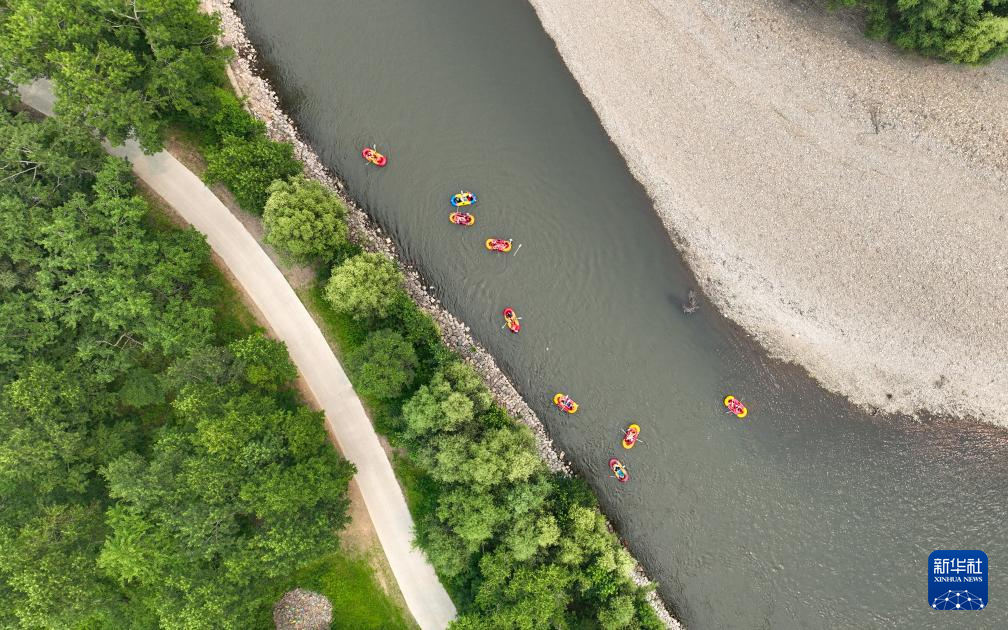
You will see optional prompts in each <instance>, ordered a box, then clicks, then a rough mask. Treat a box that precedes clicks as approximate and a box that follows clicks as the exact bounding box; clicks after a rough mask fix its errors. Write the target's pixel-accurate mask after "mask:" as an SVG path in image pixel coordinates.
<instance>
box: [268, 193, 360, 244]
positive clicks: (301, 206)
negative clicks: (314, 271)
mask: <svg viewBox="0 0 1008 630" xmlns="http://www.w3.org/2000/svg"><path fill="white" fill-rule="evenodd" d="M268 192H269V199H268V200H267V201H266V207H265V210H264V211H263V228H265V230H266V242H267V243H269V244H270V245H272V246H273V247H276V248H277V249H278V250H280V251H281V252H283V253H284V254H286V255H287V256H289V257H290V258H291V259H292V260H294V261H295V262H301V263H305V262H312V261H314V260H321V261H322V262H328V261H329V260H330V259H331V257H332V256H334V255H335V254H336V253H337V252H339V251H341V250H343V249H344V248H345V247H346V246H347V236H348V234H347V232H348V230H347V224H346V222H345V221H344V220H343V218H344V217H345V216H346V207H345V206H344V205H343V202H342V201H341V200H340V198H339V197H337V196H336V195H334V194H333V193H332V192H330V191H328V190H326V189H325V188H323V187H322V184H320V183H318V182H317V181H315V180H314V179H306V178H305V177H304V176H303V175H298V176H296V177H293V178H291V180H290V181H283V180H278V181H275V182H273V184H272V185H270V187H269V189H268Z"/></svg>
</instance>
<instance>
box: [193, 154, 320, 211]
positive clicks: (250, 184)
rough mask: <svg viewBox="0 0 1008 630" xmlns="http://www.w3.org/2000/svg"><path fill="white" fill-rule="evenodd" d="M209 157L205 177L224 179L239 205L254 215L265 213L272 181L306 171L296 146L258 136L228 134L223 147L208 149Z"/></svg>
mask: <svg viewBox="0 0 1008 630" xmlns="http://www.w3.org/2000/svg"><path fill="white" fill-rule="evenodd" d="M206 158H207V169H206V171H205V172H204V173H203V178H204V179H205V180H206V181H207V182H209V183H217V182H223V183H224V185H226V186H227V187H228V188H229V189H230V190H231V192H232V193H234V196H235V199H237V200H238V204H239V205H241V207H242V208H244V209H245V210H248V211H249V212H252V213H254V214H262V212H263V207H264V206H265V205H266V199H267V197H268V195H269V193H268V190H269V187H270V184H272V183H273V182H274V181H275V180H278V179H281V180H282V179H287V178H288V177H292V176H294V175H297V174H299V173H301V171H302V166H301V163H300V162H298V161H297V160H296V159H295V158H294V147H292V146H291V145H290V144H289V143H287V142H274V141H272V140H270V139H268V138H265V137H263V136H258V135H257V136H252V137H251V138H245V137H239V136H231V135H229V136H225V138H224V141H223V142H222V143H221V146H220V147H219V148H211V149H209V150H208V151H207V152H206Z"/></svg>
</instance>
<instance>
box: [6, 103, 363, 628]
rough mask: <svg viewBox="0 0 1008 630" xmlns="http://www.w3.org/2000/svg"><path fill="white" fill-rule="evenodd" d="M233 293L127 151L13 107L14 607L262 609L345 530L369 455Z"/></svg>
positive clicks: (139, 622)
mask: <svg viewBox="0 0 1008 630" xmlns="http://www.w3.org/2000/svg"><path fill="white" fill-rule="evenodd" d="M223 295H224V293H223V286H222V285H221V280H220V276H219V275H217V274H216V271H215V270H214V269H213V266H212V262H211V261H210V255H209V249H208V247H207V245H206V243H205V241H204V240H203V238H202V237H201V236H200V235H199V234H198V233H196V232H195V231H193V230H177V229H174V228H165V227H160V226H159V225H158V224H157V223H156V222H154V221H152V218H151V210H150V208H149V206H148V205H147V203H146V202H145V201H144V200H143V199H142V198H141V197H138V196H137V195H136V194H135V192H134V189H133V180H132V177H131V175H130V173H129V168H128V166H127V164H126V163H125V162H124V161H123V160H120V159H117V158H111V157H108V156H106V155H104V153H102V152H101V150H100V148H99V147H98V145H97V142H96V141H95V140H94V139H93V138H92V137H91V136H90V135H89V134H88V133H84V132H80V131H79V128H78V127H77V125H76V124H74V123H73V122H71V121H68V120H63V119H59V118H56V119H51V120H46V121H43V122H32V121H30V120H29V119H28V118H26V117H25V116H24V115H19V116H12V115H10V114H8V113H6V112H4V111H2V110H0V544H2V545H3V547H4V553H3V554H0V626H3V627H47V628H76V627H95V628H98V627H102V628H106V627H122V628H126V627H130V628H149V627H165V628H183V627H184V628H246V627H248V625H249V621H250V620H251V619H253V618H255V617H256V615H257V614H258V613H259V612H262V613H264V614H266V615H268V609H269V603H268V602H267V603H265V607H264V602H262V601H260V597H261V594H262V589H263V583H264V581H266V580H269V579H270V578H271V577H273V576H277V575H281V574H289V573H291V572H292V571H293V570H294V569H296V568H297V567H299V566H301V565H303V564H305V563H307V562H308V561H309V560H312V559H314V558H316V557H318V556H320V555H324V554H325V553H326V552H327V551H329V550H333V549H334V548H335V546H336V545H338V538H337V537H336V533H337V531H338V530H339V529H340V528H341V527H342V526H343V525H344V524H345V523H346V521H347V499H346V490H347V484H348V482H349V479H350V476H351V475H352V474H353V467H352V466H351V465H350V464H349V463H348V462H346V461H345V460H342V459H341V458H340V457H339V456H338V455H337V454H336V453H335V451H334V450H333V449H332V447H331V446H330V445H329V443H328V441H327V439H326V433H325V430H324V427H323V423H322V419H321V417H320V414H318V413H315V412H312V411H309V410H308V409H306V408H305V407H303V406H301V405H300V404H298V403H297V397H296V395H295V394H294V392H293V391H292V390H291V389H290V382H291V380H292V379H293V378H294V377H295V375H296V373H295V370H294V367H293V365H292V364H291V362H290V360H289V358H288V357H287V352H286V349H285V348H284V346H283V344H281V343H278V342H276V341H273V340H270V339H268V338H266V337H265V336H264V335H262V333H259V332H251V331H248V330H243V329H241V328H240V327H238V328H236V327H234V326H229V327H223V326H222V325H221V318H222V317H224V316H225V315H224V313H225V310H224V308H223V307H222V305H221V304H220V300H221V298H222V296H223ZM223 330H231V331H233V333H228V334H225V333H223V332H222V331H223ZM250 332H251V334H250Z"/></svg>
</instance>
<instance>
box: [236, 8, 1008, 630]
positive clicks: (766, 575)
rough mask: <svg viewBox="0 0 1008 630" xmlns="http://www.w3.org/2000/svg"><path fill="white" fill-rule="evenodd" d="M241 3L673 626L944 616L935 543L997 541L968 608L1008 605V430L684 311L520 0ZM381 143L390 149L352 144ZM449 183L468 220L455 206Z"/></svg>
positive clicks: (329, 145)
mask: <svg viewBox="0 0 1008 630" xmlns="http://www.w3.org/2000/svg"><path fill="white" fill-rule="evenodd" d="M236 6H237V8H238V10H239V13H240V14H241V15H242V17H243V18H244V21H245V24H246V28H247V30H248V34H249V37H250V38H251V39H252V41H253V42H254V43H255V44H256V47H257V48H258V51H259V58H260V62H261V63H262V64H263V70H264V72H265V73H266V74H267V76H269V77H270V78H271V80H272V81H273V83H274V86H275V87H276V89H277V91H278V92H279V94H280V97H281V101H282V104H283V106H284V108H285V109H286V110H287V112H288V113H289V114H290V115H291V117H292V118H293V119H294V121H295V122H296V123H297V124H298V125H299V127H300V129H301V131H302V134H303V136H304V137H305V139H306V140H307V141H309V142H310V143H311V144H312V145H313V146H314V147H315V149H316V150H317V151H318V153H319V155H320V156H321V157H322V159H323V161H324V162H325V163H326V165H327V166H329V167H330V168H332V169H333V170H334V171H335V172H336V173H337V174H338V175H339V176H340V177H341V178H343V179H344V181H346V183H347V185H348V187H349V191H350V193H351V194H352V195H353V196H354V197H355V198H356V199H358V200H359V201H360V202H361V203H362V205H363V206H364V207H365V208H366V209H367V210H368V212H369V213H371V215H372V216H373V217H374V218H375V219H376V220H377V221H378V222H379V223H380V224H381V225H382V226H383V227H384V228H385V229H386V230H387V231H388V232H389V234H390V235H391V236H392V237H393V238H394V239H395V241H396V243H397V244H398V246H399V248H400V250H401V252H402V253H403V255H404V258H405V259H406V260H408V261H409V262H411V263H413V264H415V265H416V266H417V268H418V269H419V270H420V271H421V272H422V273H423V274H424V276H425V277H426V278H427V279H428V281H429V283H430V284H432V285H433V286H434V287H435V289H434V293H435V295H437V297H438V298H439V299H440V300H441V302H442V304H443V305H444V306H445V307H447V308H448V309H449V310H450V311H451V312H453V313H454V314H455V315H457V316H458V317H460V318H461V319H463V320H464V321H465V322H466V323H467V324H469V325H470V326H471V328H472V332H473V334H474V335H475V337H476V338H477V339H478V340H479V341H480V343H482V344H483V345H485V346H486V347H487V348H488V349H489V350H490V351H491V352H492V353H493V354H494V356H495V357H496V358H497V360H498V363H499V364H500V366H501V368H502V369H503V370H504V371H505V372H506V373H507V374H508V375H509V376H510V377H511V379H512V380H513V381H514V383H515V385H516V386H517V388H518V390H519V391H520V392H521V393H522V394H523V395H524V396H525V398H526V400H527V401H528V402H529V404H531V405H532V407H533V408H534V409H535V410H536V412H537V413H538V414H539V415H540V417H541V418H542V419H543V420H544V421H545V423H546V425H547V428H548V430H549V432H550V434H551V436H552V437H553V438H554V440H555V442H556V444H557V445H558V447H559V448H561V449H563V450H564V451H565V452H566V453H567V456H568V458H569V459H570V460H571V461H572V462H573V464H574V466H575V468H576V469H577V471H578V472H579V473H580V474H581V475H583V476H584V477H585V478H586V479H587V480H588V481H589V483H590V484H591V485H592V487H593V488H595V490H596V491H597V493H598V495H599V497H600V500H601V503H602V506H603V509H604V510H605V512H606V513H607V515H609V517H610V518H611V520H612V521H613V522H614V524H615V525H616V527H617V529H618V531H619V533H620V534H621V536H622V537H624V538H625V539H626V540H627V542H628V543H629V545H630V548H631V550H632V551H633V553H634V555H635V556H636V557H637V558H638V559H639V560H640V561H641V562H642V563H643V564H644V566H645V567H646V569H647V570H648V573H649V574H650V575H651V576H652V577H653V578H654V579H656V580H657V581H658V582H659V584H660V592H661V594H662V596H663V598H664V599H665V600H666V602H668V603H669V604H670V605H671V606H672V607H673V608H674V609H675V611H676V613H677V616H679V618H680V619H681V620H682V621H683V622H684V623H686V624H687V626H689V627H690V628H693V629H702V628H775V629H778V628H823V627H837V628H839V627H870V626H882V625H884V626H900V627H910V628H926V627H945V626H946V624H947V622H948V621H949V620H948V619H946V618H945V617H944V615H948V614H951V613H938V612H934V611H932V610H931V609H930V607H929V602H928V596H927V560H928V554H929V553H930V552H931V551H933V550H934V549H944V548H951V549H981V550H984V551H985V552H986V553H987V554H988V557H989V558H990V562H991V566H992V567H993V569H992V571H991V579H990V581H991V584H992V586H991V590H990V600H992V601H993V602H994V603H995V605H992V606H991V607H990V608H989V609H987V610H984V611H983V612H981V613H977V615H979V616H980V621H979V622H976V623H982V624H987V623H988V622H989V624H990V626H991V627H993V626H997V625H1000V626H1002V627H1003V626H1006V625H1008V613H1006V612H1005V610H1006V607H1005V606H1004V605H1003V601H1004V598H1005V596H1008V589H1006V588H1005V587H1004V583H1005V580H1004V579H1002V578H1001V577H1000V576H1002V575H1003V572H1001V571H1000V568H999V565H1000V560H1001V559H1002V558H1005V557H1008V553H1006V552H1008V538H1006V536H1005V534H1004V532H1005V522H1004V519H1005V515H1006V514H1008V494H1006V493H1005V490H1006V489H1008V432H1005V431H1003V430H999V429H995V428H992V427H989V426H986V425H980V424H978V423H973V422H952V421H945V420H941V419H930V420H924V421H917V420H912V419H905V418H882V417H879V416H871V415H868V414H865V413H863V412H861V411H859V410H857V409H855V408H853V407H852V406H851V405H849V404H848V403H847V402H845V401H844V400H843V399H842V398H839V397H837V396H835V395H832V394H830V393H828V392H825V391H824V390H822V389H821V388H820V387H818V386H817V385H816V384H815V383H814V382H813V381H812V380H811V379H809V378H808V377H807V376H806V374H805V373H804V372H803V371H802V370H800V369H798V368H795V367H794V366H790V365H783V364H781V363H779V362H777V361H773V360H770V359H768V358H767V357H766V355H765V354H764V353H763V352H762V351H761V349H760V348H759V347H758V345H757V344H755V343H754V342H753V341H752V340H751V339H750V338H749V337H748V336H747V335H746V334H744V333H743V332H742V331H740V330H739V329H738V328H737V327H736V326H734V325H733V324H732V323H731V322H729V321H727V320H726V319H725V318H723V317H722V316H721V315H719V314H718V313H717V312H716V311H714V309H712V308H711V307H710V306H709V305H707V304H703V305H702V308H701V310H700V311H699V312H698V313H696V314H694V315H692V316H685V315H684V314H683V313H682V310H681V306H680V305H681V303H682V302H683V301H684V300H685V299H686V295H687V292H688V290H689V289H690V287H692V286H694V285H696V281H695V279H694V278H693V277H692V274H691V272H690V271H689V270H688V269H687V268H686V267H685V265H684V264H683V261H682V258H681V256H680V255H679V253H678V252H677V250H676V249H675V247H674V246H673V244H672V243H671V241H670V239H669V236H668V234H667V233H666V232H665V230H664V229H663V227H662V225H661V223H660V222H659V220H658V218H657V216H656V215H655V213H654V210H653V208H652V205H651V202H650V199H649V197H648V195H647V194H646V192H645V191H644V190H643V189H642V188H641V186H640V185H639V184H638V183H637V182H636V181H635V180H634V179H633V178H632V177H631V175H630V174H629V172H628V171H627V168H626V165H625V163H624V161H623V159H622V158H621V156H620V154H619V153H618V151H617V150H616V148H615V147H614V146H613V144H612V143H611V142H610V140H609V139H608V137H607V136H606V134H605V133H604V131H603V130H602V128H601V125H600V124H599V121H598V117H597V116H596V114H595V112H594V111H593V110H592V108H591V107H590V105H589V104H588V102H587V101H586V99H585V98H584V96H583V94H582V93H581V91H580V89H579V87H578V85H577V83H576V82H575V81H574V80H573V79H572V77H571V76H570V74H569V72H568V71H567V69H566V67H565V66H564V64H563V61H562V59H561V58H560V57H559V56H558V54H557V52H556V49H555V47H554V45H553V43H552V41H551V40H550V39H549V38H548V37H547V36H546V34H545V33H544V32H543V30H542V28H541V26H540V24H539V22H538V21H537V19H536V16H535V14H534V13H533V11H532V9H531V8H530V7H529V6H527V5H525V4H524V3H520V2H503V1H498V2H489V1H487V2H467V1H465V0H428V1H427V2H416V0H389V1H386V2H379V3H362V2H349V1H345V0H339V1H336V0H300V1H299V2H292V3H286V2H284V3H281V2H266V1H258V2H256V1H254V0H238V1H237V2H236ZM658 115H660V113H659V114H658ZM372 143H375V144H377V146H378V148H379V150H381V151H382V152H384V153H385V154H387V155H388V157H389V164H388V166H387V167H385V168H384V169H376V168H374V167H371V166H369V165H366V164H365V163H364V162H363V160H361V157H360V147H361V146H363V145H370V144H372ZM463 188H464V189H467V190H472V191H473V192H475V193H476V195H477V196H478V198H479V203H478V205H477V206H476V207H475V208H474V210H473V213H474V214H475V215H476V224H475V226H474V227H472V228H468V229H465V228H459V227H456V226H453V225H451V224H449V222H448V213H449V211H450V206H449V205H448V198H449V196H450V195H451V194H452V193H453V192H456V191H458V190H460V189H463ZM490 236H497V237H506V238H513V239H514V242H515V247H516V249H517V251H516V252H515V253H513V254H512V255H509V256H503V255H498V254H491V253H489V252H487V251H486V250H485V249H484V246H483V241H484V239H486V238H487V237H490ZM519 244H520V245H521V246H520V247H518V245H519ZM506 306H511V307H513V308H514V309H515V310H516V311H517V312H518V314H519V315H520V316H521V317H522V331H521V333H520V334H519V335H511V334H509V333H506V332H505V331H503V330H502V329H501V325H502V323H503V321H502V318H501V310H502V309H503V308H504V307H506ZM557 391H564V392H567V393H570V394H571V395H572V396H573V397H574V398H575V400H577V401H578V402H579V403H580V405H581V408H580V411H579V412H578V413H577V414H576V415H574V416H566V415H562V414H560V413H559V412H557V411H556V409H555V408H553V407H552V406H551V404H550V398H551V397H552V395H553V394H554V393H555V392H557ZM729 392H731V393H734V394H735V395H737V396H739V397H740V398H741V399H743V400H745V401H746V402H747V403H748V405H749V407H750V414H749V417H748V418H747V419H746V421H744V422H740V421H738V420H737V419H735V418H734V417H733V416H731V415H728V414H726V413H725V412H724V408H723V406H722V404H721V400H722V398H723V397H724V395H725V394H726V393H729ZM629 421H634V422H637V423H639V424H640V425H641V426H642V427H643V430H642V433H641V442H640V444H639V445H638V446H637V447H636V448H634V449H633V450H631V451H624V449H623V448H622V447H621V446H620V435H621V430H622V429H623V428H624V427H625V426H626V424H627V423H628V422H629ZM613 456H617V457H620V458H622V459H623V461H624V462H625V464H626V466H627V468H628V470H629V472H630V475H631V481H630V482H629V483H627V484H625V485H621V484H618V483H616V481H615V480H614V479H611V478H610V477H609V470H608V467H607V461H608V460H609V458H610V457H613Z"/></svg>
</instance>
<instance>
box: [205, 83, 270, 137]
mask: <svg viewBox="0 0 1008 630" xmlns="http://www.w3.org/2000/svg"><path fill="white" fill-rule="evenodd" d="M192 124H193V125H195V126H197V127H198V128H199V129H201V130H203V131H204V133H205V134H206V141H207V144H208V147H207V148H210V149H213V148H214V147H218V146H220V144H221V143H222V142H223V141H224V138H226V137H227V136H235V137H236V138H246V139H247V138H251V137H253V136H265V135H266V125H265V124H263V122H262V121H260V120H259V119H257V118H256V117H255V116H253V115H252V114H250V113H248V112H247V111H245V108H244V107H243V106H242V102H241V101H240V100H239V99H238V97H237V96H235V94H234V92H232V91H231V90H226V89H223V88H217V89H216V90H214V98H213V113H211V114H210V116H207V117H206V118H204V119H200V120H194V121H192Z"/></svg>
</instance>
